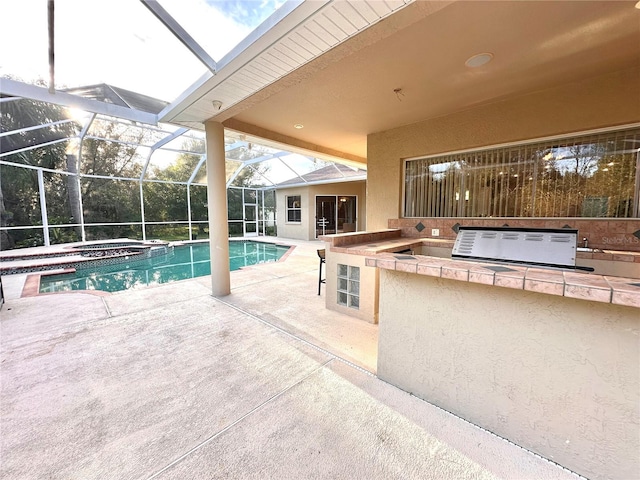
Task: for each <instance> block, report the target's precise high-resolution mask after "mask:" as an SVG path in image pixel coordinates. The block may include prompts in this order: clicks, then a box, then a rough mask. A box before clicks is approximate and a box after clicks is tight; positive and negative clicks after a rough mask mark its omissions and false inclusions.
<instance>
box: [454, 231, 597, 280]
mask: <svg viewBox="0 0 640 480" xmlns="http://www.w3.org/2000/svg"><path fill="white" fill-rule="evenodd" d="M577 241H578V230H576V229H568V228H562V229H550V228H516V227H464V226H463V227H459V230H458V236H457V237H456V241H455V244H454V246H453V251H452V255H451V256H452V258H460V259H465V260H478V261H485V262H499V263H517V264H524V265H534V266H544V267H554V268H568V269H576V268H580V269H586V268H583V267H576V247H577ZM588 270H592V269H588Z"/></svg>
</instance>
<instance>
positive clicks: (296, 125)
mask: <svg viewBox="0 0 640 480" xmlns="http://www.w3.org/2000/svg"><path fill="white" fill-rule="evenodd" d="M293 128H297V129H298V130H300V129H301V128H304V125H302V124H301V123H296V124H295V125H294V126H293Z"/></svg>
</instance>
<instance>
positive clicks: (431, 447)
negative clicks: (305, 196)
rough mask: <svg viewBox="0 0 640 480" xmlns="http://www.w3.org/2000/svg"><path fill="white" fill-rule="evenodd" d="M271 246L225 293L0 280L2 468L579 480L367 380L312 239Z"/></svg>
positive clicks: (58, 472) (373, 346)
mask: <svg viewBox="0 0 640 480" xmlns="http://www.w3.org/2000/svg"><path fill="white" fill-rule="evenodd" d="M287 242H288V243H292V244H295V245H297V247H296V249H295V250H294V251H293V253H292V254H291V255H290V256H289V257H288V258H287V260H286V261H284V262H280V263H275V264H267V265H261V266H256V267H250V268H246V269H244V270H241V271H238V272H232V274H231V278H232V293H231V295H229V296H226V297H223V298H214V297H212V296H211V295H210V289H209V284H210V277H202V278H199V279H194V280H186V281H182V282H176V283H172V284H167V285H162V286H158V287H150V288H146V289H140V290H132V291H127V292H121V293H117V294H111V295H106V296H98V295H91V294H86V293H65V294H53V295H41V296H37V297H28V298H19V296H20V291H21V285H22V284H23V283H24V276H7V277H3V284H4V286H5V293H6V295H7V297H8V299H7V303H6V304H5V305H4V307H3V309H2V312H1V322H0V328H1V330H0V333H1V359H0V360H1V364H0V365H1V383H2V385H1V404H0V427H1V432H2V439H1V440H0V442H1V444H0V449H1V450H0V457H1V459H2V461H1V466H0V477H2V478H7V479H9V478H11V479H43V478H54V479H58V478H60V479H111V478H113V479H126V478H132V479H133V478H135V479H151V478H158V479H200V478H202V479H204V478H206V479H211V478H243V479H244V478H256V479H257V478H260V479H264V478H274V479H293V478H295V479H314V478H318V479H320V478H333V479H365V478H366V479H390V478H403V479H414V478H415V479H418V478H425V479H428V478H433V479H460V478H465V479H466V478H474V479H475V478H483V479H484V478H513V479H523V478H531V479H545V478H548V479H564V478H566V479H575V478H579V477H578V476H577V475H574V474H572V473H571V472H568V471H567V470H565V469H563V468H561V467H559V466H557V465H555V464H553V463H551V462H549V461H547V460H545V459H542V458H540V457H538V456H536V455H534V454H532V453H530V452H528V451H526V450H524V449H522V448H520V447H518V446H516V445H514V444H511V443H509V442H507V441H505V440H503V439H501V438H499V437H497V436H495V435H493V434H491V433H489V432H487V431H484V430H482V429H479V428H477V427H475V426H474V425H471V424H470V423H468V422H466V421H464V420H462V419H459V418H457V417H455V416H453V415H451V414H449V413H447V412H445V411H443V410H441V409H439V408H437V407H435V406H432V405H429V404H427V403H425V402H423V401H421V400H419V399H417V398H415V397H413V396H411V395H410V394H408V393H406V392H403V391H401V390H399V389H397V388H395V387H393V386H391V385H388V384H386V383H384V382H382V381H381V380H379V379H377V378H376V376H375V366H376V350H377V326H375V325H370V324H367V323H365V322H363V321H361V320H357V319H353V318H351V317H347V316H344V315H341V314H337V313H335V312H330V311H328V310H326V309H325V308H324V286H323V287H322V288H323V293H322V296H318V295H316V293H317V275H318V257H317V255H316V249H317V248H322V244H321V243H318V242H298V241H295V242H291V241H287ZM12 277H14V278H12Z"/></svg>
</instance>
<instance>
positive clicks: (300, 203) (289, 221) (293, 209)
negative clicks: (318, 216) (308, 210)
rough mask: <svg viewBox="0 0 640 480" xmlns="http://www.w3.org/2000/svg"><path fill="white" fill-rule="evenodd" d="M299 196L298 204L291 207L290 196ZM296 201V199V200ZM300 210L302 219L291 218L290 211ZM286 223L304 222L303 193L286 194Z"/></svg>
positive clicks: (297, 223)
mask: <svg viewBox="0 0 640 480" xmlns="http://www.w3.org/2000/svg"><path fill="white" fill-rule="evenodd" d="M296 197H297V198H298V202H299V203H298V206H297V207H296V206H293V207H289V199H290V198H296ZM294 202H295V200H294ZM296 211H297V212H299V214H300V220H298V221H295V220H289V212H296ZM285 223H286V224H290V225H300V224H302V195H286V196H285Z"/></svg>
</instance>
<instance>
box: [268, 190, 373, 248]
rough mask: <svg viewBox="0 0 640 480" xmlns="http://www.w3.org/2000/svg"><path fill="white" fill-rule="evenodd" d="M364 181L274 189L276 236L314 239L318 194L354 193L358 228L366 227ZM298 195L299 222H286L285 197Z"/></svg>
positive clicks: (363, 228)
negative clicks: (356, 204)
mask: <svg viewBox="0 0 640 480" xmlns="http://www.w3.org/2000/svg"><path fill="white" fill-rule="evenodd" d="M365 194H366V182H364V181H359V182H343V183H329V184H325V185H311V186H309V187H294V188H281V189H279V190H277V191H276V224H277V227H278V236H279V237H283V238H295V239H299V240H314V239H315V201H316V196H318V195H355V196H356V197H358V200H357V201H358V230H365V229H366V211H367V210H366V208H367V207H366V199H365ZM290 195H300V197H301V198H300V201H301V218H302V222H301V223H300V224H291V223H287V222H286V218H287V212H286V206H287V202H286V197H287V196H290Z"/></svg>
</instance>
